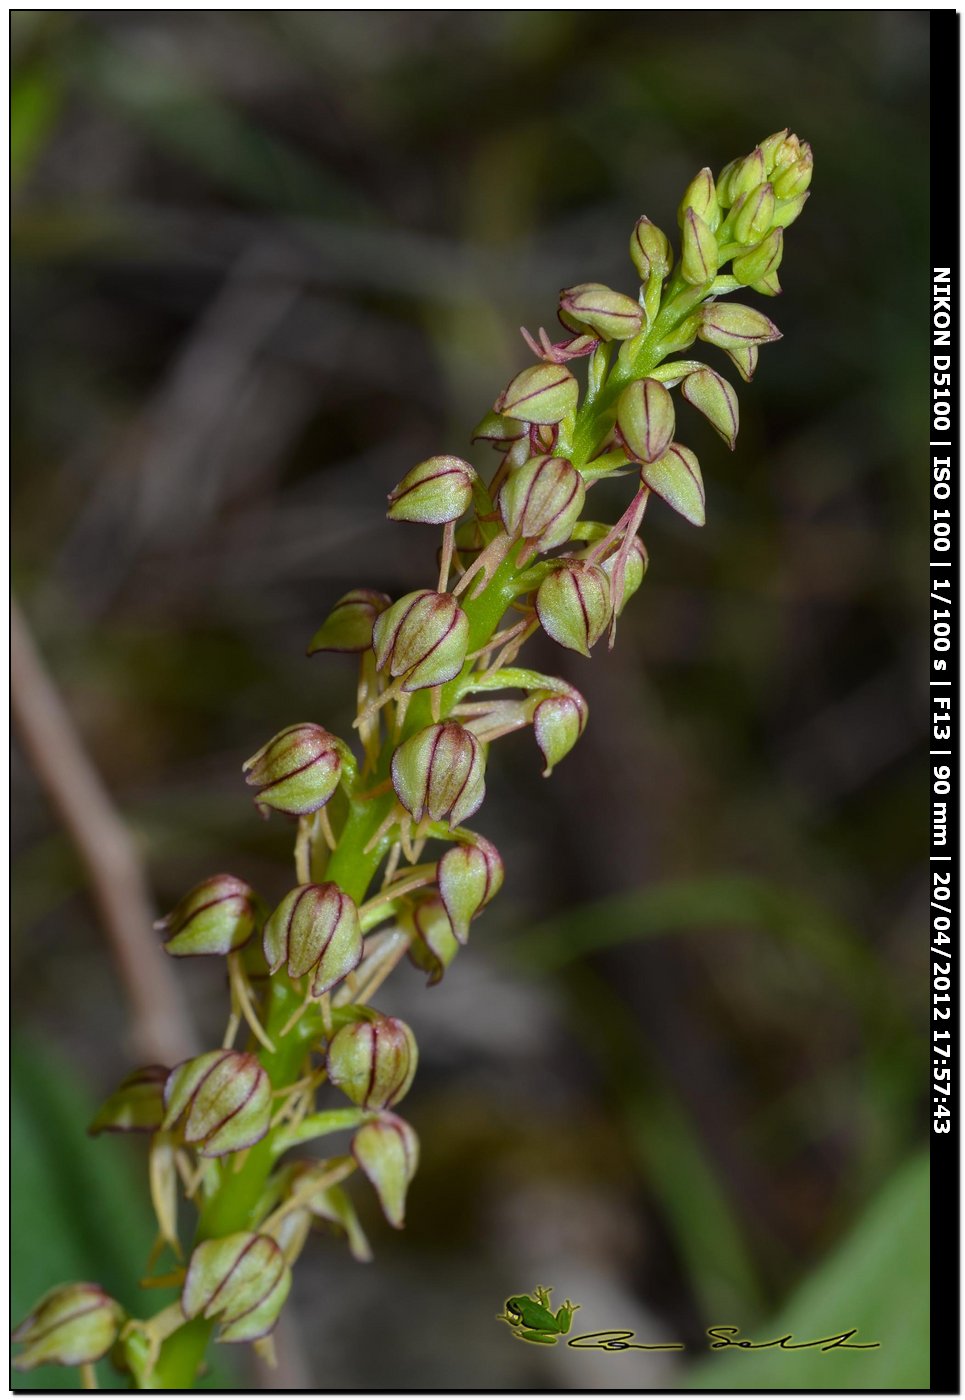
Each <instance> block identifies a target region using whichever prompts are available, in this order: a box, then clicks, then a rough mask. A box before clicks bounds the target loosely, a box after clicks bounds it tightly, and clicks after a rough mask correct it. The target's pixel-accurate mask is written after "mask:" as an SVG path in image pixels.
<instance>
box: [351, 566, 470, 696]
mask: <svg viewBox="0 0 965 1400" xmlns="http://www.w3.org/2000/svg"><path fill="white" fill-rule="evenodd" d="M372 645H373V646H374V648H375V662H376V665H377V667H378V669H379V670H380V671H381V670H383V669H387V670H388V672H389V675H390V676H392V677H393V678H396V677H402V678H403V680H402V689H403V690H422V689H424V688H425V687H426V686H432V685H442V684H444V683H445V682H446V681H451V680H452V678H453V676H458V674H459V672H460V671H461V670H462V666H463V662H464V661H465V659H466V650H467V647H468V645H469V619H468V618H467V617H466V614H465V613H464V612H463V610H462V608H460V606H459V604H458V603H457V602H456V600H455V598H454V597H453V596H452V594H451V593H434V592H433V591H432V589H430V588H420V589H418V590H417V591H416V592H415V593H407V594H406V595H405V597H404V598H400V599H399V601H398V602H397V603H393V604H392V606H391V608H389V609H388V611H387V612H384V613H383V614H382V616H381V617H380V618H379V619H378V620H377V622H376V624H375V627H374V629H373V632H372Z"/></svg>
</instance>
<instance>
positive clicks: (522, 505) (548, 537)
mask: <svg viewBox="0 0 965 1400" xmlns="http://www.w3.org/2000/svg"><path fill="white" fill-rule="evenodd" d="M585 501H586V487H585V486H584V485H583V478H582V477H581V476H580V473H579V472H578V471H577V470H576V468H575V467H574V466H573V465H572V463H570V462H568V461H567V460H566V458H565V457H531V458H530V459H529V461H528V462H524V463H523V465H522V466H521V467H517V469H516V470H515V471H514V472H512V473H511V474H510V476H508V477H507V479H506V481H505V482H504V483H503V488H502V490H501V491H500V493H499V509H500V513H501V514H502V517H503V524H504V525H505V526H506V529H507V530H508V531H509V533H510V534H511V535H518V536H520V537H521V538H522V539H524V540H529V541H530V542H531V543H532V544H533V545H534V546H535V547H536V548H538V549H541V550H549V549H555V547H556V546H557V545H560V544H565V543H566V541H567V540H568V539H569V538H570V535H571V534H572V531H573V526H574V525H575V524H576V522H577V520H579V518H580V512H581V511H582V509H583V505H584V502H585Z"/></svg>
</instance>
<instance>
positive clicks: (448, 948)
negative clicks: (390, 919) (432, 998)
mask: <svg viewBox="0 0 965 1400" xmlns="http://www.w3.org/2000/svg"><path fill="white" fill-rule="evenodd" d="M399 922H400V923H401V925H402V927H403V928H404V929H405V931H406V933H407V934H408V935H409V940H410V941H409V959H410V961H411V962H413V963H415V965H416V967H418V968H419V969H420V970H421V971H422V972H425V973H428V976H429V981H428V985H429V986H430V987H434V986H435V985H436V983H437V982H441V981H442V976H443V973H444V972H445V970H446V968H447V967H448V966H449V964H450V963H451V962H452V960H453V958H454V957H455V956H456V954H457V953H458V951H459V942H458V940H457V939H456V936H455V934H454V933H453V931H452V924H451V923H450V922H449V915H448V914H447V913H446V910H445V906H444V905H443V903H442V900H441V899H440V898H439V896H438V895H437V894H432V895H429V896H427V897H426V898H424V899H419V900H417V902H416V903H415V904H414V905H413V907H412V908H411V909H408V910H406V911H405V912H404V913H403V914H402V915H401V917H400V920H399Z"/></svg>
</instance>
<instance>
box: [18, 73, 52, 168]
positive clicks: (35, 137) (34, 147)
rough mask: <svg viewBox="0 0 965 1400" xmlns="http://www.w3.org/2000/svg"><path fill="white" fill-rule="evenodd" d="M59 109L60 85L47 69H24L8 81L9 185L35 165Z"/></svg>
mask: <svg viewBox="0 0 965 1400" xmlns="http://www.w3.org/2000/svg"><path fill="white" fill-rule="evenodd" d="M59 111H60V85H59V83H58V81H57V79H56V77H55V75H54V74H53V73H52V72H51V71H50V69H49V68H42V67H39V66H37V67H32V68H23V69H21V71H20V72H19V73H15V75H14V77H13V79H12V80H11V84H10V184H11V187H12V188H13V189H16V187H17V185H19V184H20V182H21V181H22V180H23V179H24V177H25V176H26V175H27V174H28V173H29V171H30V169H31V168H32V166H33V165H34V162H35V161H36V160H37V158H38V157H39V155H40V154H41V152H42V151H43V148H44V145H45V143H46V140H47V136H48V134H49V133H50V131H51V130H52V128H53V125H54V123H55V121H56V120H57V114H58V112H59Z"/></svg>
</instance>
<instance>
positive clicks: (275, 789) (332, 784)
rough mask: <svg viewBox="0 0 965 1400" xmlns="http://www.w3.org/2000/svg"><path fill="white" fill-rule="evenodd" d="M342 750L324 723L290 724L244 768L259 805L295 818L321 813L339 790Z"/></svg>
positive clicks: (247, 781) (249, 760)
mask: <svg viewBox="0 0 965 1400" xmlns="http://www.w3.org/2000/svg"><path fill="white" fill-rule="evenodd" d="M341 748H342V746H341V745H340V743H339V741H338V740H337V739H336V738H335V736H334V735H333V734H329V732H328V730H327V729H323V728H322V726H321V725H320V724H307V723H306V724H290V725H289V726H288V728H287V729H283V730H282V731H281V733H280V734H276V735H275V737H274V738H273V739H269V741H268V743H267V744H265V745H264V747H262V748H260V749H259V750H258V752H257V753H256V754H252V756H251V758H249V759H248V761H247V763H245V764H244V765H243V767H242V772H243V773H244V775H245V782H246V783H247V784H248V786H249V787H253V788H257V789H258V796H257V797H256V798H255V804H256V806H257V807H258V808H259V810H260V811H265V810H266V809H267V808H269V807H271V808H273V809H274V810H275V811H276V812H285V813H286V814H287V815H288V816H292V817H304V816H308V814H309V813H310V812H317V811H318V809H319V807H324V806H325V803H326V802H327V801H328V800H329V798H330V797H331V796H332V794H333V792H334V791H335V789H336V788H337V787H338V783H339V778H340V777H341V774H342V751H341Z"/></svg>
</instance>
